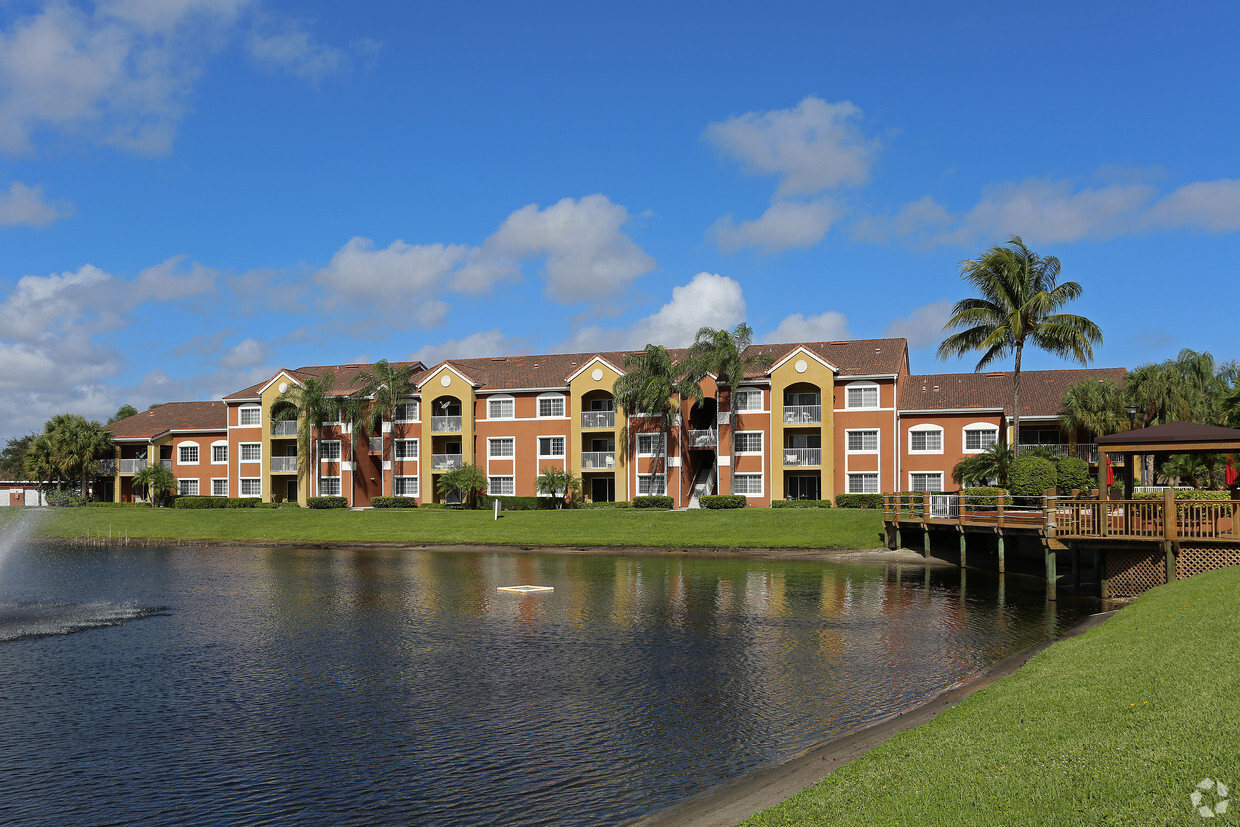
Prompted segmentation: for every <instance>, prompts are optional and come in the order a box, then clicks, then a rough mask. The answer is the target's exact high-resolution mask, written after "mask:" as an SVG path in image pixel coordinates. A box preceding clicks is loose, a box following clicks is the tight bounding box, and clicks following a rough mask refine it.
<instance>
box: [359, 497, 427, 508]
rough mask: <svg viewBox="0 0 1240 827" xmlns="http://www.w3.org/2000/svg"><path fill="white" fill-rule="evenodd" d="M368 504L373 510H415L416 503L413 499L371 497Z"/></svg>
mask: <svg viewBox="0 0 1240 827" xmlns="http://www.w3.org/2000/svg"><path fill="white" fill-rule="evenodd" d="M370 504H371V505H372V506H374V507H375V508H417V507H418V501H417V500H415V499H414V498H413V497H371V498H370Z"/></svg>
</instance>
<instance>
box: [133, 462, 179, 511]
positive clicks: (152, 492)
mask: <svg viewBox="0 0 1240 827" xmlns="http://www.w3.org/2000/svg"><path fill="white" fill-rule="evenodd" d="M133 487H134V488H141V489H142V490H143V491H144V492H145V493H144V495H143V499H146V498H147V497H149V498H150V500H151V505H155V503H156V502H162V501H163V499H164V497H167V496H169V495H171V494H175V493H176V492H177V479H176V477H174V476H173V475H172V472H171V471H170V470H168V469H167V468H165V467H164V466H162V465H144V466H142V467H141V468H139V469H138V471H137V473H135V474H134V475H133Z"/></svg>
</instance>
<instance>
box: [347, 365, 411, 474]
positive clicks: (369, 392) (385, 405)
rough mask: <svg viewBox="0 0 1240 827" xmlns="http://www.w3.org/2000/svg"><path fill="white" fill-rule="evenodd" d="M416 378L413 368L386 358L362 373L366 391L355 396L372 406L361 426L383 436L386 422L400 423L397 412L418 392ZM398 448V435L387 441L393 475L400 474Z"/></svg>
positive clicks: (385, 455)
mask: <svg viewBox="0 0 1240 827" xmlns="http://www.w3.org/2000/svg"><path fill="white" fill-rule="evenodd" d="M412 376H413V365H410V364H406V365H404V366H403V367H401V366H397V365H394V364H392V363H391V362H389V361H388V360H386V359H380V360H379V361H378V362H375V363H374V364H373V365H371V366H370V368H369V369H367V370H364V371H362V373H361V374H359V376H358V378H359V379H360V380H361V382H362V388H361V390H359V391H358V392H357V393H356V394H355V396H357V397H359V398H364V399H366V400H367V403H368V404H367V405H366V406H365V407H364V408H363V410H362V412H361V417H360V419H361V424H362V425H363V426H364V430H365V431H366V432H367V433H369V434H372V435H374V434H379V435H382V433H383V422H384V420H386V421H388V422H392V423H395V422H396V409H397V408H398V407H400V406H401V404H403V403H404V402H405V401H406V400H408V399H409V397H411V396H412V395H413V393H414V391H415V390H416V389H415V388H414V386H413V382H411V381H410V379H411V377H412ZM393 427H395V425H393ZM356 433H357V428H354V434H356ZM355 439H356V437H355ZM395 447H396V435H395V433H393V435H392V438H391V439H388V440H385V441H384V446H383V458H384V459H385V460H391V461H392V465H391V468H392V474H393V475H395V474H396V462H395V459H396V456H395ZM383 484H384V483H383V481H382V480H381V481H380V483H379V488H380V491H382V490H383Z"/></svg>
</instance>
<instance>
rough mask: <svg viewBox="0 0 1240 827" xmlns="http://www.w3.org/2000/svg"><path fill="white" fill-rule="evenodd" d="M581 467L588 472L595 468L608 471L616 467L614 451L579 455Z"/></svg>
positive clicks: (586, 452)
mask: <svg viewBox="0 0 1240 827" xmlns="http://www.w3.org/2000/svg"><path fill="white" fill-rule="evenodd" d="M581 467H582V469H583V470H586V471H589V470H591V469H595V468H602V469H604V470H608V469H611V468H615V467H616V452H615V451H585V452H583V453H582V455H581Z"/></svg>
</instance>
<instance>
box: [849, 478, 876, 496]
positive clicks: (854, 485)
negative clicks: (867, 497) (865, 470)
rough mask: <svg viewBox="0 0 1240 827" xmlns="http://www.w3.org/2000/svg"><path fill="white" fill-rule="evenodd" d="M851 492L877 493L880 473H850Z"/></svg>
mask: <svg viewBox="0 0 1240 827" xmlns="http://www.w3.org/2000/svg"><path fill="white" fill-rule="evenodd" d="M848 493H849V494H877V493H878V474H849V475H848Z"/></svg>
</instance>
